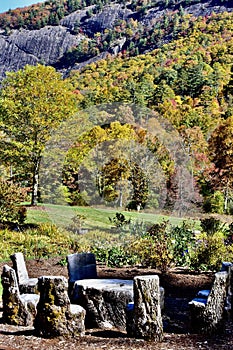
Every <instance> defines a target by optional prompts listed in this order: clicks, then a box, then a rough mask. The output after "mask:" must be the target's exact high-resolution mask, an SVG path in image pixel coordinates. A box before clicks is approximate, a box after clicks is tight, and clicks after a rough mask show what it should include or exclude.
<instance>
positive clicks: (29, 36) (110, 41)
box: [0, 0, 233, 80]
mask: <svg viewBox="0 0 233 350" xmlns="http://www.w3.org/2000/svg"><path fill="white" fill-rule="evenodd" d="M89 2H90V1H89ZM93 2H95V1H93ZM48 3H52V4H53V2H51V1H50V2H49V1H46V2H45V3H44V4H45V6H46V4H48ZM64 3H68V2H64ZM134 3H135V1H131V2H125V3H118V2H107V3H106V4H105V5H103V6H102V7H101V8H100V6H98V10H96V7H97V5H96V4H94V5H90V6H86V7H83V8H82V9H78V10H75V11H72V12H71V13H69V14H67V15H66V16H63V17H62V18H61V19H59V22H58V23H57V25H55V24H54V25H45V26H43V27H42V28H38V29H27V28H23V26H22V28H19V29H15V28H11V29H8V31H6V28H4V26H1V27H0V29H1V34H0V80H2V79H3V78H4V77H5V75H6V72H7V71H17V70H18V69H21V68H23V67H24V66H25V65H26V64H30V65H35V64H37V63H43V64H45V65H51V66H54V67H55V68H56V69H57V70H58V71H61V72H62V73H63V75H64V76H67V75H68V74H69V72H70V71H72V70H76V69H81V68H82V67H84V66H85V65H87V64H90V63H92V62H95V61H97V60H99V59H102V58H106V57H107V56H108V55H111V56H113V57H115V56H117V55H118V54H119V53H122V52H123V53H124V54H125V53H127V55H129V56H136V55H138V54H141V53H146V52H150V51H152V50H154V49H156V48H157V47H160V46H161V45H163V44H164V43H166V42H169V41H171V40H174V39H176V37H177V36H178V35H181V33H182V28H183V27H182V26H184V23H186V22H187V20H188V21H190V23H191V18H193V17H194V18H195V17H199V16H203V17H206V16H211V15H212V14H213V13H222V12H225V11H227V12H232V11H233V4H232V5H231V4H230V1H221V0H219V1H213V0H211V1H205V2H201V3H200V2H198V1H173V2H170V1H141V2H140V1H136V3H138V4H141V6H139V5H138V7H137V8H134V7H133V4H134ZM171 3H173V5H170V7H169V6H168V5H169V4H171ZM186 3H188V5H185V4H186ZM143 4H144V5H143ZM145 4H146V6H145ZM166 4H167V5H166ZM33 6H34V5H32V7H30V8H32V9H33V8H34V7H35V6H36V5H35V6H34V7H33ZM130 6H131V7H130ZM12 12H13V11H12ZM186 26H187V25H186Z"/></svg>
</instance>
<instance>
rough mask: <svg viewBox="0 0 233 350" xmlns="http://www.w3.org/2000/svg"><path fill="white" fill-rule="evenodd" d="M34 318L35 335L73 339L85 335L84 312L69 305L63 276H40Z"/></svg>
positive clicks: (80, 308)
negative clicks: (37, 301)
mask: <svg viewBox="0 0 233 350" xmlns="http://www.w3.org/2000/svg"><path fill="white" fill-rule="evenodd" d="M38 288H39V292H40V300H39V303H38V305H37V315H36V318H35V323H34V326H35V330H36V333H37V334H39V335H42V336H44V337H58V336H64V337H75V336H81V335H84V333H85V324H84V320H85V314H86V312H85V310H84V309H83V308H82V307H81V306H79V305H72V304H70V300H69V298H68V293H67V289H68V281H67V279H66V278H65V277H63V276H42V277H40V278H39V283H38Z"/></svg>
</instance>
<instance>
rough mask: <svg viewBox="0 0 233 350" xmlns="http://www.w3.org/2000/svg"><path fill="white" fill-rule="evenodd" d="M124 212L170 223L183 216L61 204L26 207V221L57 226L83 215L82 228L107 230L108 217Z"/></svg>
mask: <svg viewBox="0 0 233 350" xmlns="http://www.w3.org/2000/svg"><path fill="white" fill-rule="evenodd" d="M117 212H120V213H122V214H124V216H125V218H126V219H127V220H128V219H131V221H135V220H138V221H139V222H141V221H144V222H145V223H151V224H153V223H156V222H161V221H163V220H168V221H169V222H170V223H171V224H172V225H180V224H181V223H182V222H183V221H184V218H178V217H175V216H170V215H161V214H155V213H147V212H143V211H141V212H139V213H138V212H136V211H131V212H129V211H123V210H121V208H118V209H117V208H116V209H107V208H99V209H96V208H92V207H70V206H63V205H51V204H46V205H43V206H42V205H41V206H38V207H37V208H35V207H33V208H30V207H29V208H28V210H27V223H35V224H38V223H46V222H51V223H55V224H56V225H58V226H62V227H66V226H67V225H69V224H70V223H71V222H72V218H74V217H75V216H77V215H83V216H84V217H85V219H84V223H83V228H88V229H98V230H108V229H111V227H112V223H111V222H110V220H109V218H113V217H115V215H116V213H117ZM197 224H198V222H197Z"/></svg>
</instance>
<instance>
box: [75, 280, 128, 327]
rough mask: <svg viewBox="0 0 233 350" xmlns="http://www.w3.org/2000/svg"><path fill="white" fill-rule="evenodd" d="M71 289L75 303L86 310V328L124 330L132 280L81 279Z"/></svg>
mask: <svg viewBox="0 0 233 350" xmlns="http://www.w3.org/2000/svg"><path fill="white" fill-rule="evenodd" d="M73 288H74V289H73V297H74V300H75V303H77V304H79V305H81V306H83V307H84V308H85V310H86V320H85V325H86V328H102V329H103V328H113V327H115V328H118V329H120V330H125V329H126V305H127V304H128V303H129V302H131V301H133V280H122V279H83V280H79V281H76V282H75V284H74V287H73Z"/></svg>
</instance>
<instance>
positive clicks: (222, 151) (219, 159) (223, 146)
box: [209, 116, 233, 210]
mask: <svg viewBox="0 0 233 350" xmlns="http://www.w3.org/2000/svg"><path fill="white" fill-rule="evenodd" d="M209 152H210V157H211V160H212V162H213V163H214V165H215V169H214V172H212V185H213V188H215V189H217V190H221V191H222V192H223V193H224V197H225V210H226V209H227V204H228V200H229V194H230V192H232V191H233V116H231V117H229V118H227V119H226V120H225V121H224V122H223V123H221V124H220V125H219V126H218V127H217V128H216V129H215V130H214V132H213V133H212V135H211V138H210V140H209Z"/></svg>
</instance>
